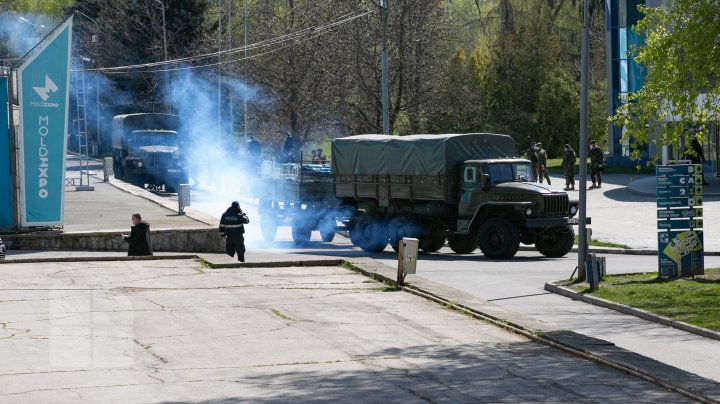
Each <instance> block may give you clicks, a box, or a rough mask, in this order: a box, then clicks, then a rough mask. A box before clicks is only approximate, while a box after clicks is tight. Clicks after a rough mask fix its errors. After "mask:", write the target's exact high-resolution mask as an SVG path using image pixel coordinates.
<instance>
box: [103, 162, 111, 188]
mask: <svg viewBox="0 0 720 404" xmlns="http://www.w3.org/2000/svg"><path fill="white" fill-rule="evenodd" d="M112 174H113V158H112V157H104V158H103V182H108V181H110V176H111V175H112Z"/></svg>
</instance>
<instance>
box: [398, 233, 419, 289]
mask: <svg viewBox="0 0 720 404" xmlns="http://www.w3.org/2000/svg"><path fill="white" fill-rule="evenodd" d="M419 246H420V240H418V239H416V238H406V237H404V238H403V239H402V240H400V242H399V243H398V247H399V248H398V272H397V285H398V287H400V286H402V285H403V282H405V275H407V274H414V273H415V271H416V269H417V257H418V247H419Z"/></svg>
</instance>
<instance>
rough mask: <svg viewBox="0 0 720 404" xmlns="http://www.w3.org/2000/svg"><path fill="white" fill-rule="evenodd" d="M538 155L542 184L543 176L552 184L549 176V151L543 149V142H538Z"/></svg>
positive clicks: (539, 175)
mask: <svg viewBox="0 0 720 404" xmlns="http://www.w3.org/2000/svg"><path fill="white" fill-rule="evenodd" d="M537 156H538V178H539V179H540V183H541V184H542V182H543V178H544V179H546V180H547V183H548V185H551V184H550V176H548V167H547V151H546V150H545V149H543V147H542V143H538V144H537Z"/></svg>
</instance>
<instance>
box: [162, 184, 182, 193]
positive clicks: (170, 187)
mask: <svg viewBox="0 0 720 404" xmlns="http://www.w3.org/2000/svg"><path fill="white" fill-rule="evenodd" d="M178 188H179V184H165V192H169V193H171V194H176V193H177V191H178Z"/></svg>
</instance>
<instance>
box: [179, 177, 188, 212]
mask: <svg viewBox="0 0 720 404" xmlns="http://www.w3.org/2000/svg"><path fill="white" fill-rule="evenodd" d="M186 206H190V184H180V185H179V186H178V214H179V215H184V214H185V207H186Z"/></svg>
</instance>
